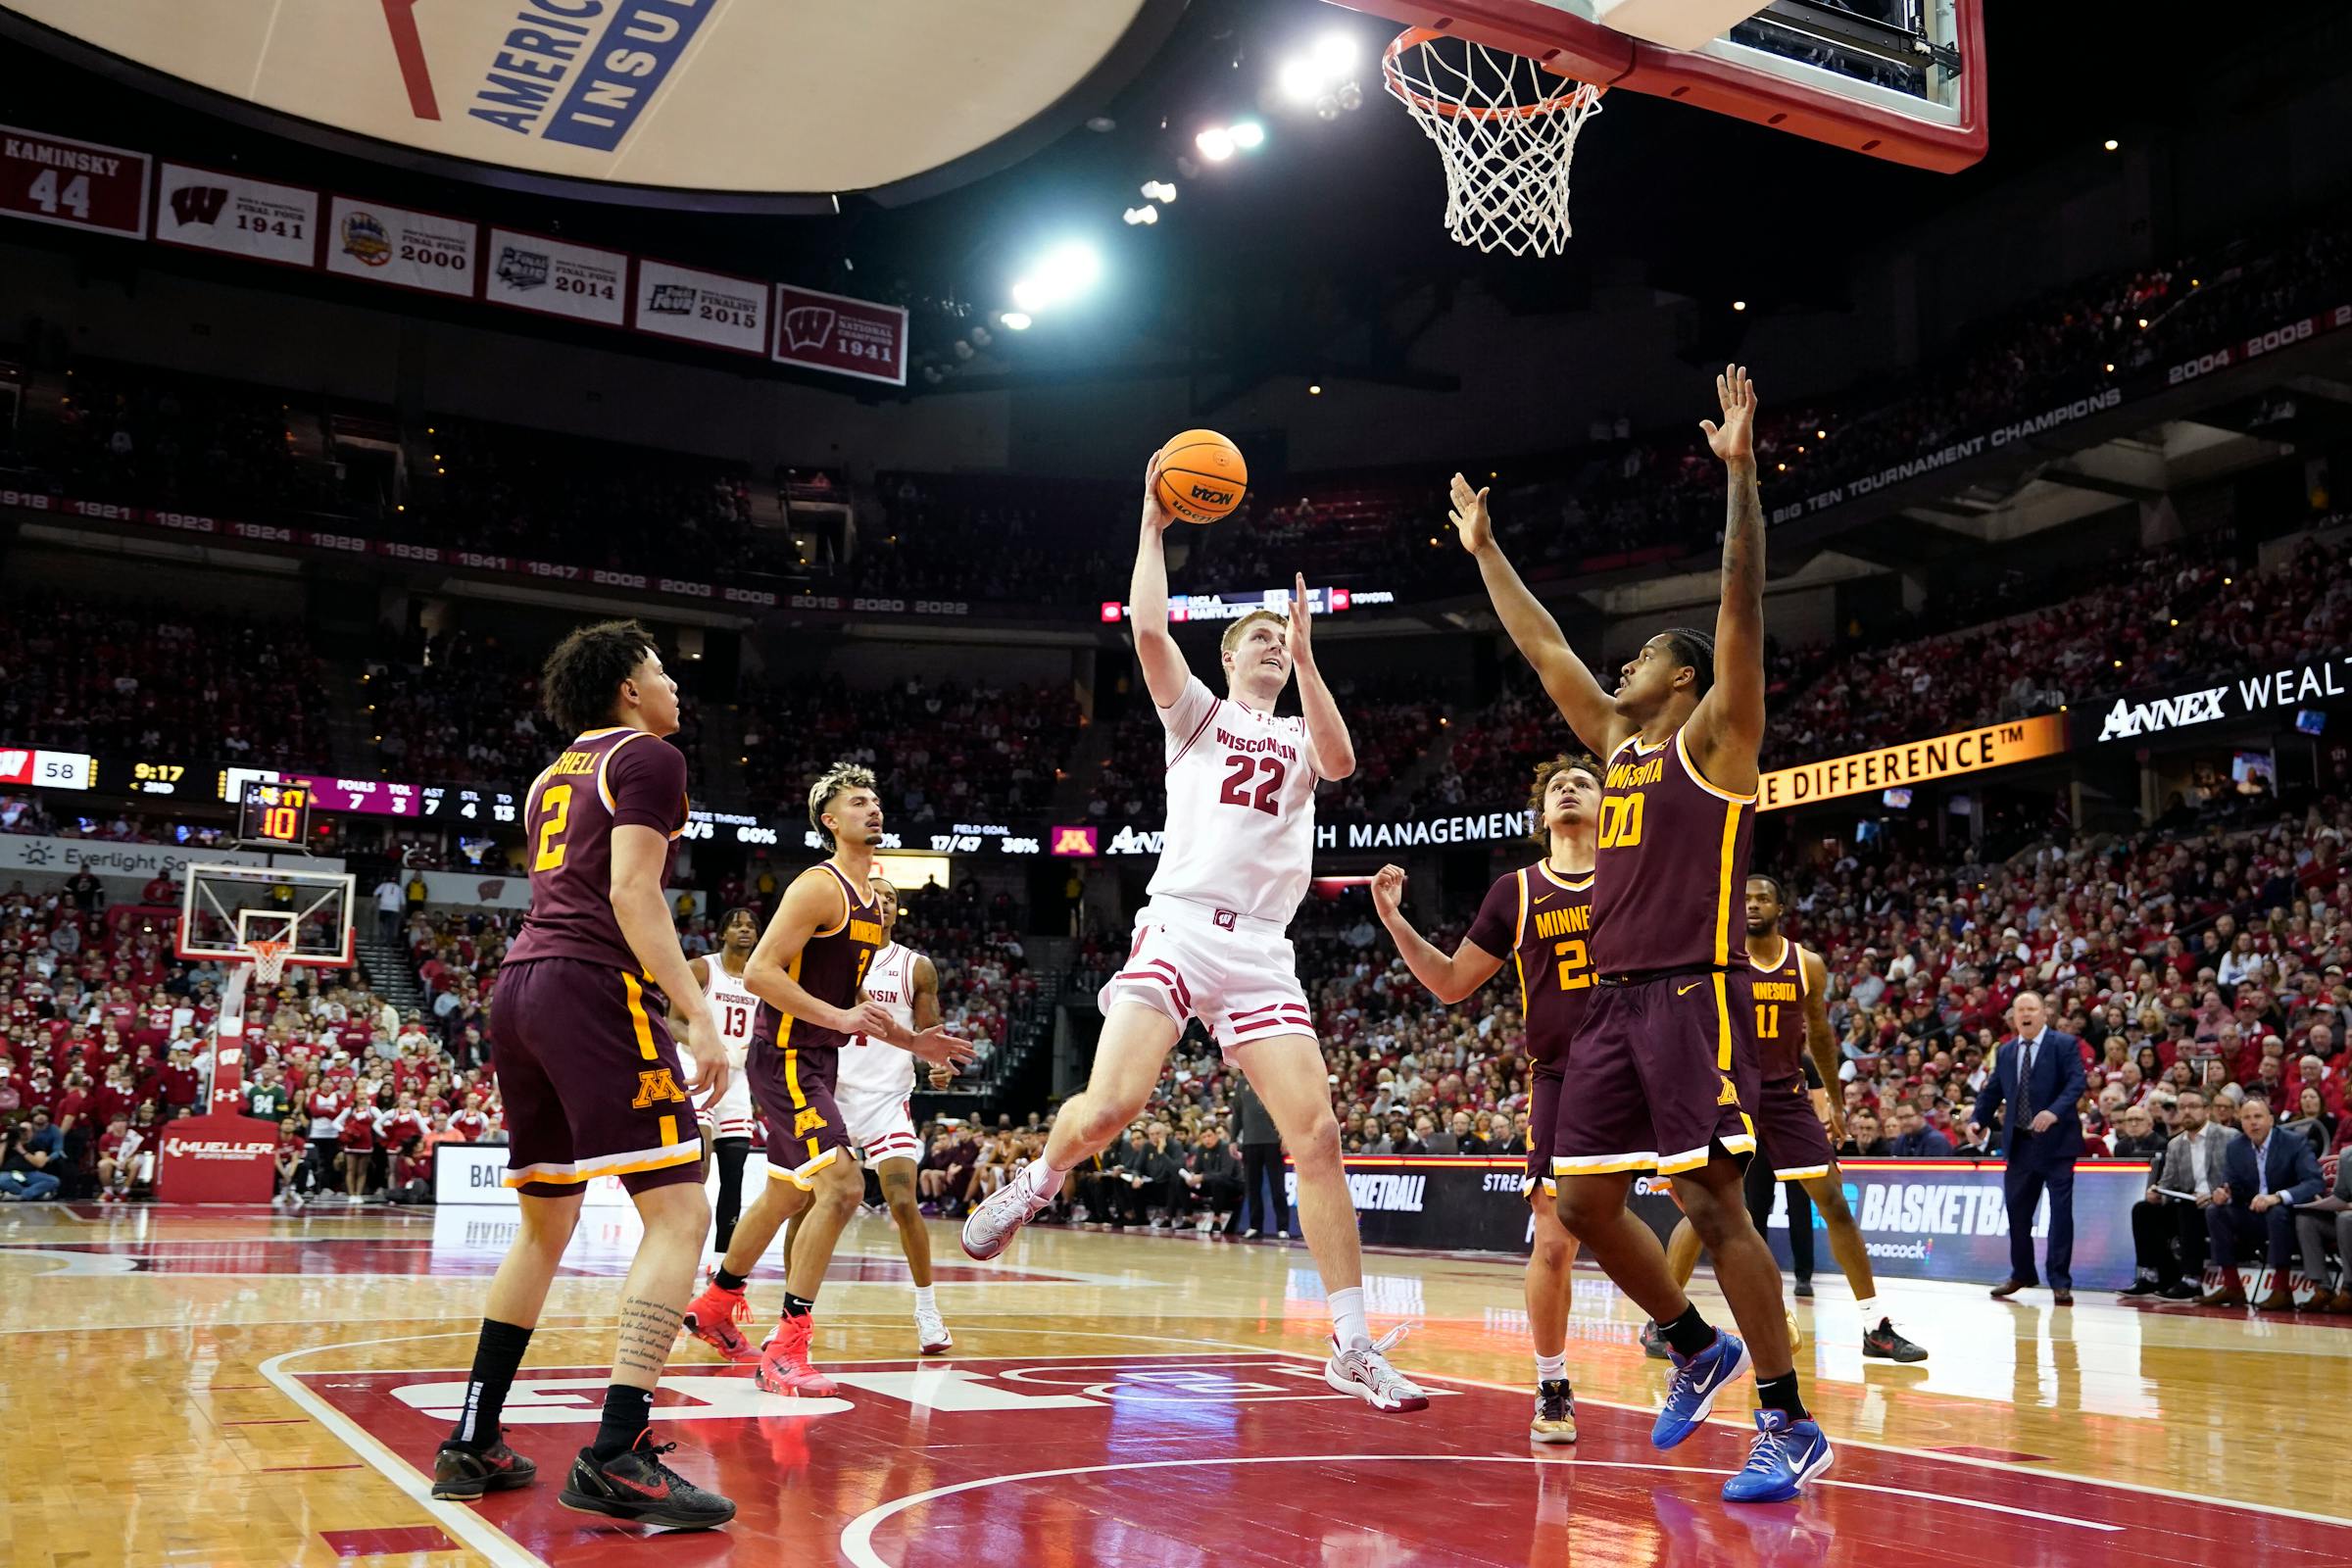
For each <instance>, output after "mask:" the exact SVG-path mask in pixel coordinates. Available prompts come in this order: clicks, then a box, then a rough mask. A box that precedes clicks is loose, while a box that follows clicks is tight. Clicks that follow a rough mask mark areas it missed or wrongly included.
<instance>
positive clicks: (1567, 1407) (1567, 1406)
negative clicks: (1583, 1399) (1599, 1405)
mask: <svg viewBox="0 0 2352 1568" xmlns="http://www.w3.org/2000/svg"><path fill="white" fill-rule="evenodd" d="M1527 1436H1528V1441H1529V1442H1531V1443H1574V1442H1575V1441H1576V1396H1575V1395H1574V1394H1572V1393H1570V1392H1569V1389H1568V1380H1567V1379H1566V1378H1554V1379H1552V1380H1551V1381H1550V1382H1548V1383H1539V1384H1537V1385H1536V1415H1535V1419H1534V1420H1532V1421H1530V1422H1529V1423H1528V1424H1527Z"/></svg>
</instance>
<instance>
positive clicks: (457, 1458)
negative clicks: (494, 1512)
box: [433, 1439, 539, 1502]
mask: <svg viewBox="0 0 2352 1568" xmlns="http://www.w3.org/2000/svg"><path fill="white" fill-rule="evenodd" d="M538 1479H539V1467H538V1466H537V1465H535V1464H533V1463H531V1461H530V1460H528V1459H525V1458H524V1457H523V1456H522V1455H521V1454H519V1453H516V1452H515V1450H514V1449H513V1448H510V1447H508V1446H507V1445H506V1442H505V1440H504V1439H501V1440H500V1441H499V1442H496V1443H493V1444H492V1445H490V1446H488V1447H487V1448H473V1447H468V1446H466V1445H465V1444H463V1443H444V1444H443V1445H441V1451H440V1452H438V1453H436V1454H434V1455H433V1495H434V1496H436V1497H445V1498H448V1499H449V1500H450V1501H453V1502H472V1501H473V1500H475V1499H476V1498H478V1497H480V1496H481V1495H483V1494H484V1493H486V1492H513V1491H514V1490H515V1488H517V1487H527V1486H529V1485H530V1484H531V1483H532V1482H534V1481H536V1480H538Z"/></svg>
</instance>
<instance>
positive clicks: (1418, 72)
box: [1380, 27, 1608, 256]
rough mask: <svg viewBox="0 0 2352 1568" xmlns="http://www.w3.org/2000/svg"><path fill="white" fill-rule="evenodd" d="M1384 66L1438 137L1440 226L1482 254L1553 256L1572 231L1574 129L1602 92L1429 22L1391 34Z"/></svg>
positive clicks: (1394, 89) (1396, 92) (1401, 96)
mask: <svg viewBox="0 0 2352 1568" xmlns="http://www.w3.org/2000/svg"><path fill="white" fill-rule="evenodd" d="M1380 72H1381V74H1382V75H1383V76H1385V77H1386V78H1387V79H1388V84H1389V92H1390V94H1391V96H1393V97H1395V98H1396V99H1397V102H1399V103H1401V104H1403V105H1404V107H1405V108H1406V109H1407V110H1408V111H1410V112H1411V114H1412V117H1413V123H1415V124H1417V125H1419V126H1420V127H1421V130H1422V133H1423V134H1424V135H1426V136H1428V137H1429V139H1430V140H1431V141H1433V142H1436V143H1437V144H1438V155H1439V157H1440V158H1441V159H1442V160H1443V161H1444V162H1445V165H1446V230H1447V231H1448V232H1449V233H1451V234H1452V235H1453V237H1454V238H1455V239H1456V240H1457V241H1459V242H1460V243H1462V244H1464V245H1474V246H1476V247H1477V248H1478V249H1480V250H1482V251H1497V250H1501V251H1508V252H1510V253H1511V254H1512V255H1513V256H1556V255H1558V254H1559V252H1560V249H1561V246H1562V244H1563V242H1565V241H1566V240H1567V238H1568V236H1569V234H1570V233H1571V232H1573V230H1572V229H1571V228H1570V227H1569V223H1568V165H1569V162H1570V160H1572V159H1573V158H1574V157H1575V156H1576V137H1577V133H1578V132H1579V131H1581V130H1583V129H1584V128H1585V122H1586V121H1588V120H1590V119H1592V118H1593V116H1594V115H1596V114H1598V113H1599V112H1600V100H1601V95H1602V94H1603V93H1605V92H1606V91H1607V90H1608V89H1606V88H1605V87H1599V86H1595V85H1593V84H1592V83H1590V82H1582V81H1577V80H1574V79H1572V78H1570V77H1567V76H1562V75H1558V74H1556V73H1552V72H1549V71H1546V70H1544V67H1542V66H1540V65H1538V64H1537V63H1536V62H1535V61H1533V60H1530V59H1528V58H1527V57H1526V56H1524V55H1515V54H1512V53H1511V52H1509V51H1508V50H1505V49H1493V48H1489V47H1488V46H1487V45H1485V44H1483V43H1473V42H1472V41H1470V40H1469V39H1467V38H1462V37H1458V36H1456V35H1454V34H1452V33H1448V32H1437V31H1433V30H1432V29H1430V28H1427V27H1410V28H1407V29H1406V30H1405V31H1403V32H1401V33H1399V34H1397V39H1396V41H1395V42H1394V43H1392V44H1390V45H1389V47H1388V51H1387V52H1386V53H1385V54H1383V55H1382V56H1381V58H1380Z"/></svg>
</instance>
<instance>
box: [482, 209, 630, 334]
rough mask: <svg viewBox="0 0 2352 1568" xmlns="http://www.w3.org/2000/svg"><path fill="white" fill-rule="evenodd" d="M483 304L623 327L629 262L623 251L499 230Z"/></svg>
mask: <svg viewBox="0 0 2352 1568" xmlns="http://www.w3.org/2000/svg"><path fill="white" fill-rule="evenodd" d="M482 298H484V299H486V300H488V301H489V302H490V303H491V304H493V305H511V306H513V307H514V308H515V310H518V311H536V312H538V313H539V314H540V315H542V316H562V317H567V318H569V319H572V320H575V321H595V322H597V323H598V324H599V325H603V326H620V325H623V324H625V322H626V320H627V318H628V311H629V259H628V258H627V257H626V256H624V255H622V254H621V253H620V252H618V251H600V250H595V249H593V248H591V247H589V246H586V245H574V244H572V243H570V242H569V241H568V240H560V239H549V238H547V237H546V236H545V235H542V234H525V233H523V232H521V231H520V230H518V229H512V228H493V229H492V230H490V269H489V271H488V272H487V273H486V274H485V275H484V277H483V279H482Z"/></svg>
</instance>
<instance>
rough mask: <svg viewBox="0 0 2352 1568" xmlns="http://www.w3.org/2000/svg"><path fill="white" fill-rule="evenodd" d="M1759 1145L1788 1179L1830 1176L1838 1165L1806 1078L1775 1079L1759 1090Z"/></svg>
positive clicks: (1775, 1169)
mask: <svg viewBox="0 0 2352 1568" xmlns="http://www.w3.org/2000/svg"><path fill="white" fill-rule="evenodd" d="M1755 1114H1756V1147H1757V1148H1758V1149H1760V1150H1761V1151H1763V1154H1764V1159H1765V1162H1766V1163H1767V1164H1769V1165H1771V1166H1772V1173H1773V1175H1775V1176H1777V1177H1779V1178H1780V1179H1781V1180H1782V1181H1785V1182H1798V1181H1803V1180H1804V1179H1806V1178H1807V1177H1809V1176H1827V1175H1828V1174H1829V1173H1830V1172H1831V1171H1832V1170H1835V1169H1836V1168H1837V1165H1838V1152H1837V1151H1836V1150H1834V1149H1832V1148H1831V1147H1830V1134H1829V1130H1828V1129H1827V1128H1825V1127H1823V1126H1822V1124H1821V1118H1820V1117H1819V1116H1817V1115H1815V1114H1814V1113H1813V1095H1812V1092H1811V1091H1810V1090H1808V1089H1806V1088H1805V1080H1804V1079H1803V1078H1802V1077H1796V1078H1775V1079H1773V1080H1772V1081H1771V1082H1770V1083H1767V1084H1765V1085H1764V1086H1763V1087H1761V1088H1760V1089H1758V1090H1757V1091H1756V1112H1755Z"/></svg>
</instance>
